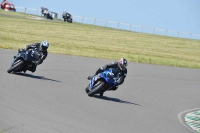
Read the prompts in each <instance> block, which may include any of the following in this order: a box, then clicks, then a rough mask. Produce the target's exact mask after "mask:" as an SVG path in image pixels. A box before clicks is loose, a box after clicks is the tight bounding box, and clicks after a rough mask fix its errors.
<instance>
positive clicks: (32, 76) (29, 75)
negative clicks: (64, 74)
mask: <svg viewBox="0 0 200 133" xmlns="http://www.w3.org/2000/svg"><path fill="white" fill-rule="evenodd" d="M12 74H15V75H19V76H24V77H30V78H35V79H42V80H50V81H54V82H61V81H58V80H54V79H48V78H45V77H44V76H35V75H32V74H28V73H12Z"/></svg>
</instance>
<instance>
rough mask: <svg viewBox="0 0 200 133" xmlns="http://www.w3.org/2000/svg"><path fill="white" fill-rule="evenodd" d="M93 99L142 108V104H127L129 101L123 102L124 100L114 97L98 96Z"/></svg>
mask: <svg viewBox="0 0 200 133" xmlns="http://www.w3.org/2000/svg"><path fill="white" fill-rule="evenodd" d="M93 97H95V98H98V99H102V100H107V101H113V102H118V103H125V104H134V105H137V106H141V105H140V104H136V103H132V102H127V101H123V100H120V99H118V98H112V97H106V96H102V97H100V96H98V95H94V96H93Z"/></svg>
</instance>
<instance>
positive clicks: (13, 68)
mask: <svg viewBox="0 0 200 133" xmlns="http://www.w3.org/2000/svg"><path fill="white" fill-rule="evenodd" d="M23 63H24V61H23V60H18V61H16V62H15V63H14V64H13V65H12V66H11V67H10V69H8V70H7V72H8V73H11V72H12V71H14V70H16V69H18V68H19V67H21V65H22V64H23Z"/></svg>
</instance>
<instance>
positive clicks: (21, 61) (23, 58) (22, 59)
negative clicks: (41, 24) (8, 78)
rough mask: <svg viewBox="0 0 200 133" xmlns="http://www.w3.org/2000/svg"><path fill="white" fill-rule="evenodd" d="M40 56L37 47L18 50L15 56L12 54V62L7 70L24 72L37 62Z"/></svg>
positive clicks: (9, 71)
mask: <svg viewBox="0 0 200 133" xmlns="http://www.w3.org/2000/svg"><path fill="white" fill-rule="evenodd" d="M40 56H41V54H40V52H39V50H38V49H29V50H23V51H20V52H18V55H17V56H14V60H13V63H12V64H11V67H10V68H9V69H8V70H7V72H8V73H11V72H22V71H24V72H25V71H27V70H29V68H30V67H31V66H32V65H33V64H35V63H37V61H38V60H39V59H40Z"/></svg>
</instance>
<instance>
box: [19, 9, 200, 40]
mask: <svg viewBox="0 0 200 133" xmlns="http://www.w3.org/2000/svg"><path fill="white" fill-rule="evenodd" d="M16 10H17V12H23V13H27V14H33V15H38V16H41V15H42V14H41V10H40V9H33V8H26V7H18V6H16ZM57 19H59V20H62V13H58V16H57ZM73 21H74V22H78V23H83V24H91V25H97V26H102V27H107V28H114V29H120V30H127V31H133V32H140V33H148V34H156V35H162V36H170V37H177V38H189V39H198V40H200V34H194V33H188V32H180V31H176V30H167V29H161V28H155V27H150V26H143V25H135V24H129V23H122V22H115V21H110V20H102V19H97V18H90V17H84V16H77V15H73Z"/></svg>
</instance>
